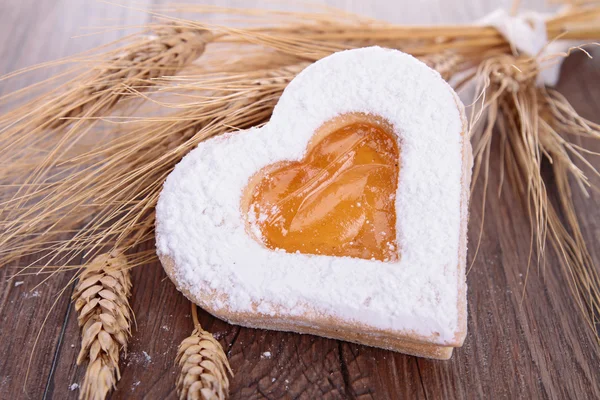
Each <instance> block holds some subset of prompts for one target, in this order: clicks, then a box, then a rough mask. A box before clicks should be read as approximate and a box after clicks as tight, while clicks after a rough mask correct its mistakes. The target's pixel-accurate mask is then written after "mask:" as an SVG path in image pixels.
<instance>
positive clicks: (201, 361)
mask: <svg viewBox="0 0 600 400" xmlns="http://www.w3.org/2000/svg"><path fill="white" fill-rule="evenodd" d="M192 317H193V319H194V326H195V328H194V331H193V332H192V335H191V336H189V337H187V338H185V339H184V340H183V341H182V342H181V344H180V345H179V349H178V350H177V359H176V360H175V363H176V364H177V365H178V366H179V368H180V369H181V371H180V372H179V376H178V377H177V394H178V395H179V399H180V400H185V399H187V400H192V399H202V400H223V399H227V398H229V379H227V373H229V374H231V375H232V376H233V372H232V371H231V367H230V366H229V361H227V356H225V353H224V352H223V348H222V347H221V345H220V344H219V342H218V341H217V340H216V339H215V338H214V337H213V336H212V334H211V333H210V332H207V331H205V330H203V329H202V327H201V326H200V322H199V321H198V311H197V308H196V305H195V304H193V303H192Z"/></svg>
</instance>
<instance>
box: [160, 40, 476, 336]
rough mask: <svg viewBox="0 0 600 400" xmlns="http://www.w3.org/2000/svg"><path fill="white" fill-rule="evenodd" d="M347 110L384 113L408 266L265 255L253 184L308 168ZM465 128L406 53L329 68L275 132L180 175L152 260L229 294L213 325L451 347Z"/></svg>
mask: <svg viewBox="0 0 600 400" xmlns="http://www.w3.org/2000/svg"><path fill="white" fill-rule="evenodd" d="M349 112H364V113H371V114H376V115H379V116H381V117H383V118H384V119H386V120H387V121H389V122H390V123H391V124H392V125H393V126H394V130H395V132H396V134H397V135H398V140H399V148H400V152H401V154H400V162H401V166H400V174H399V182H398V190H397V196H396V200H395V201H396V210H397V229H396V230H397V238H396V239H397V243H398V248H399V249H400V253H401V258H400V261H398V262H395V263H389V262H387V263H384V262H380V261H371V260H363V259H356V258H350V257H332V256H321V255H307V254H289V253H286V252H284V251H273V250H269V249H267V248H266V247H264V246H263V245H261V244H260V243H258V242H257V241H256V240H255V239H254V238H253V237H252V236H251V235H250V234H248V232H247V231H246V228H245V222H244V218H243V216H242V214H241V211H240V202H241V196H242V192H243V190H244V189H245V187H246V185H247V183H248V180H249V178H250V177H251V176H252V175H253V174H254V173H255V172H257V171H258V170H260V169H261V168H263V167H265V166H267V165H269V164H272V163H275V162H277V161H281V160H298V159H301V158H302V157H303V155H304V153H305V151H306V146H307V144H308V142H309V140H310V139H311V137H312V135H313V133H314V132H315V131H316V129H317V128H318V127H319V126H321V125H322V124H323V123H324V122H326V121H328V120H330V119H332V118H334V117H336V116H338V115H340V114H344V113H349ZM463 118H464V116H463V112H462V105H460V103H457V100H456V97H455V94H454V92H453V91H452V89H451V88H450V86H448V85H447V84H446V82H444V81H443V80H442V79H441V78H440V77H439V75H438V74H437V73H436V72H434V71H432V70H431V69H429V68H428V67H426V66H425V64H423V63H421V62H420V61H418V60H416V59H415V58H413V57H412V56H410V55H407V54H404V53H401V52H398V51H394V50H387V49H381V48H377V47H371V48H365V49H359V50H351V51H345V52H340V53H336V54H334V55H332V56H330V57H327V58H324V59H322V60H320V61H318V62H317V63H315V64H313V65H311V66H310V67H308V68H307V69H306V70H304V71H303V72H302V73H301V74H300V75H298V77H296V78H295V79H294V80H293V81H292V82H291V83H290V84H289V85H288V88H287V89H286V90H285V92H284V94H283V95H282V97H281V98H280V100H279V103H278V104H277V106H276V108H275V110H274V113H273V116H272V118H271V121H270V122H269V123H268V124H267V125H265V126H264V127H262V128H255V129H250V130H247V131H242V132H235V133H229V134H225V135H222V136H220V137H216V138H213V139H210V140H207V141H204V142H202V143H200V144H199V145H198V147H197V148H196V149H195V150H193V151H192V152H191V153H190V154H189V155H187V156H186V157H185V158H184V159H183V160H182V161H181V162H180V163H179V164H178V165H177V167H176V168H175V170H174V171H173V172H172V173H171V175H170V176H169V177H168V179H167V180H166V182H165V185H164V189H163V191H162V193H161V196H160V199H159V202H158V205H157V208H156V219H157V229H156V232H157V252H158V254H159V256H166V257H169V258H170V259H172V260H173V261H174V263H175V272H174V273H175V276H172V277H171V278H173V279H174V280H175V281H176V283H177V284H178V286H179V288H180V289H185V290H188V291H190V292H192V293H196V294H198V293H207V292H216V293H219V294H222V295H223V296H213V297H212V299H210V300H207V301H208V303H207V304H205V306H208V307H210V308H213V309H215V310H217V315H219V312H218V310H222V312H223V313H226V312H244V313H248V312H249V313H262V314H265V315H275V314H276V313H277V315H283V316H285V315H292V316H294V315H300V314H304V313H309V314H311V315H319V316H323V317H334V318H342V319H345V320H350V321H353V322H358V323H361V324H363V325H366V326H369V327H372V328H377V329H386V330H394V331H397V332H414V333H417V334H420V335H423V336H432V335H433V336H435V337H434V338H433V339H434V341H435V342H436V343H439V344H446V343H452V341H453V340H454V335H455V332H456V331H457V329H458V307H457V304H458V302H459V298H458V293H459V286H460V287H462V285H464V277H459V276H458V275H457V274H458V267H457V266H458V263H459V257H458V253H459V232H460V224H461V220H460V212H461V208H460V207H461V204H460V202H461V185H460V181H461V171H462V163H463V161H462V154H461V149H462V144H463V142H462V141H463V140H465V139H464V138H463V136H461V131H462V128H463V127H462V123H463ZM252 214H253V213H252V212H251V213H250V216H252ZM225 315H226V314H223V315H222V316H225Z"/></svg>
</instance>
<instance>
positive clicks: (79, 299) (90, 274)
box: [72, 253, 132, 400]
mask: <svg viewBox="0 0 600 400" xmlns="http://www.w3.org/2000/svg"><path fill="white" fill-rule="evenodd" d="M130 294H131V280H130V277H129V270H128V264H127V260H126V259H125V257H124V256H123V255H121V254H116V253H113V254H102V255H99V256H97V257H96V258H94V259H93V260H92V261H91V262H90V263H89V264H88V265H86V266H85V267H84V270H83V272H82V274H81V276H80V277H79V282H78V284H77V286H76V288H75V292H74V293H73V297H72V299H73V301H74V302H75V310H76V311H77V313H78V315H77V321H78V323H79V326H80V327H81V333H82V339H81V351H80V352H79V355H78V356H77V364H78V365H81V364H83V363H84V362H86V361H87V363H88V365H87V369H86V372H85V377H84V380H83V384H82V385H81V391H80V396H79V398H80V399H81V400H91V399H95V400H104V399H105V398H106V396H107V395H108V393H109V392H110V391H111V390H112V389H115V388H116V384H117V382H118V381H119V379H121V372H120V371H119V352H120V351H121V350H122V351H123V353H127V341H128V338H129V336H130V335H131V318H132V315H131V312H130V308H129V296H130Z"/></svg>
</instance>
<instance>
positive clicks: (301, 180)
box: [243, 116, 400, 261]
mask: <svg viewBox="0 0 600 400" xmlns="http://www.w3.org/2000/svg"><path fill="white" fill-rule="evenodd" d="M349 121H351V123H349V124H348V122H349ZM334 125H335V124H334ZM337 125H342V126H341V127H340V126H338V127H335V128H334V129H333V130H330V131H329V132H325V133H323V132H320V133H319V131H317V133H316V134H315V137H313V140H312V141H311V143H310V144H309V146H308V149H307V153H306V156H305V157H304V159H302V160H300V161H281V162H278V163H275V164H273V165H270V166H268V167H266V168H264V169H263V170H261V171H259V172H258V173H257V174H256V175H255V177H253V179H251V183H250V184H249V185H248V188H247V191H248V192H247V200H246V207H244V206H243V209H244V208H246V211H247V213H248V214H247V221H248V223H249V224H250V225H251V231H253V232H255V235H256V236H259V237H258V239H259V240H260V241H262V243H263V244H264V245H265V246H266V247H268V248H270V249H282V250H285V251H286V252H289V253H295V252H300V253H305V254H320V255H330V256H349V257H356V258H364V259H375V260H380V261H395V260H397V259H398V248H397V244H396V206H395V204H396V202H395V199H396V188H397V185H398V174H399V161H400V160H399V150H398V144H397V140H396V136H395V134H394V133H393V130H392V129H391V127H390V126H389V124H384V123H381V122H379V121H377V120H376V119H374V118H373V117H365V116H363V117H360V118H356V116H355V117H354V118H351V119H350V120H348V119H346V124H337ZM318 137H320V140H318V141H317V140H316V139H317V138H318ZM257 229H258V231H257Z"/></svg>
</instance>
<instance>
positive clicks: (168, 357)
mask: <svg viewBox="0 0 600 400" xmlns="http://www.w3.org/2000/svg"><path fill="white" fill-rule="evenodd" d="M135 3H136V4H140V2H139V1H137V0H136V1H135ZM159 3H160V2H159ZM213 3H216V4H233V5H238V6H242V5H247V4H246V3H245V2H240V1H230V2H219V1H217V0H215V1H213ZM329 3H330V4H333V5H337V6H345V7H347V8H348V9H351V10H352V11H357V12H365V13H366V14H369V15H372V16H374V17H380V18H385V19H388V20H393V21H395V22H411V21H412V22H420V23H427V22H440V21H444V22H447V21H450V20H454V21H460V22H466V21H469V20H472V19H473V18H476V17H479V16H481V15H483V14H484V13H485V12H488V11H489V10H491V9H493V8H494V7H495V6H496V4H497V3H495V2H491V1H490V2H477V3H475V2H465V3H463V6H461V7H458V6H456V5H455V4H457V3H454V5H452V3H451V2H445V1H443V0H436V1H435V2H427V4H418V5H417V4H413V5H411V7H408V8H407V7H406V6H405V7H402V6H401V5H392V4H391V3H389V2H385V1H383V0H382V1H374V2H353V1H350V0H339V1H333V0H332V1H329ZM433 3H435V5H436V7H433V8H434V11H431V10H429V7H431V4H433ZM471 3H473V4H471ZM504 3H509V2H507V1H505V2H504ZM504 3H503V5H505V4H504ZM98 4H101V3H95V5H93V7H98V8H95V9H94V11H93V13H92V12H90V11H89V9H88V8H87V7H88V6H87V5H86V8H84V7H82V6H81V4H80V3H78V2H76V1H75V0H61V1H53V0H45V1H39V2H34V1H33V0H26V2H25V1H23V2H20V3H19V4H17V3H5V2H2V4H1V5H0V34H2V35H3V37H11V38H13V39H14V40H11V42H10V43H9V44H6V43H5V44H3V45H1V46H0V73H1V72H7V71H10V70H12V69H14V68H19V67H22V66H26V65H30V64H33V63H36V62H40V61H46V60H51V59H54V58H56V57H60V56H64V55H67V54H73V53H74V52H76V51H79V50H83V49H85V48H88V47H89V46H90V45H96V44H101V43H104V42H106V41H108V40H111V39H112V38H114V37H117V36H116V35H118V33H115V32H113V33H110V34H107V35H104V36H100V35H98V36H91V37H90V38H89V39H88V38H86V39H75V40H71V39H67V38H68V36H70V35H72V34H74V33H75V32H76V29H77V28H78V27H80V26H86V25H99V24H100V23H101V21H100V22H99V17H103V16H117V22H115V21H113V22H112V23H117V24H122V25H124V24H135V23H137V22H140V21H143V20H144V19H145V18H146V16H144V15H143V14H138V13H136V12H134V11H132V10H127V9H118V12H115V11H114V10H115V8H114V7H112V6H107V5H98ZM403 4H407V3H403ZM465 4H466V5H465ZM530 4H534V5H539V4H541V2H538V1H534V2H530ZM11 21H21V22H22V23H20V24H14V23H11ZM25 21H26V23H25ZM88 40H89V41H88ZM50 44H52V45H50ZM598 55H600V54H598ZM599 66H600V64H598V61H593V60H588V59H587V58H586V57H583V56H581V55H579V56H573V57H572V58H571V59H570V60H568V61H567V63H566V66H565V69H564V71H563V76H562V80H561V84H560V86H559V88H560V90H561V91H562V92H563V93H565V94H566V95H567V97H568V98H569V99H570V100H571V101H572V103H573V105H574V107H575V108H576V109H577V110H578V111H579V112H580V113H581V114H582V115H583V116H585V117H588V118H590V119H592V120H595V121H596V122H598V121H599V120H598V118H599V117H598V110H599V109H600V90H599V84H598V83H597V82H599V79H598V78H599V75H600V73H599V69H600V67H599ZM35 79H39V77H37V76H35V77H33V76H32V77H29V78H27V79H26V80H24V81H22V82H21V83H20V84H23V83H24V82H27V81H33V80H35ZM13 85H14V84H9V85H4V86H0V89H1V90H2V91H3V92H5V93H6V92H8V91H10V90H12V89H14V87H15V86H13ZM587 145H590V146H591V147H592V148H593V149H595V150H597V151H600V145H599V143H587ZM594 165H596V166H598V162H597V160H596V161H594ZM497 175H498V171H497V170H496V169H493V170H492V181H494V179H495V178H496V177H497ZM593 182H595V183H596V184H599V183H600V179H598V178H594V179H593ZM574 189H575V188H574ZM550 190H551V191H552V190H553V188H550ZM492 193H493V191H492V190H491V191H490V194H492ZM481 194H482V192H481V188H479V190H478V192H476V194H475V199H481ZM574 196H575V201H576V205H577V209H578V212H579V217H580V221H581V222H582V226H583V233H584V235H585V237H586V239H587V242H588V243H590V244H592V246H590V250H591V252H592V256H593V257H594V260H595V261H596V263H597V264H600V249H599V248H597V246H593V244H594V243H598V241H599V239H600V208H599V207H598V205H599V204H600V195H599V194H598V192H592V194H591V198H590V199H585V198H584V197H583V196H582V195H581V194H580V193H579V192H578V191H576V192H575V193H574ZM488 200H489V202H488V203H487V208H486V216H485V224H484V226H483V236H482V246H481V248H480V251H479V253H478V256H477V259H476V262H475V266H474V268H473V269H472V270H471V272H470V274H469V276H468V283H469V293H468V295H469V333H468V337H467V340H466V342H465V346H464V347H463V348H461V349H458V350H457V351H456V352H455V355H454V357H453V358H452V360H450V361H446V362H444V361H431V360H424V359H417V358H415V357H410V356H405V355H401V354H396V353H392V352H388V351H384V350H379V349H373V348H368V347H364V346H358V345H354V344H349V343H344V342H339V341H334V340H329V339H323V338H318V337H314V336H309V335H298V334H294V333H283V332H269V331H264V330H255V329H247V328H239V327H236V326H231V325H229V324H227V323H225V322H223V321H220V320H217V319H215V318H213V317H212V316H210V315H208V314H206V313H202V314H201V322H202V324H203V326H204V327H205V329H207V330H209V331H211V332H213V333H214V334H216V335H217V336H218V337H219V338H220V341H221V343H222V344H223V345H224V348H225V349H226V351H227V353H228V356H229V358H230V361H231V365H232V367H233V368H234V371H235V374H236V375H235V377H234V378H233V379H232V387H231V389H232V390H231V392H232V398H234V399H259V398H269V399H276V398H284V399H296V398H300V399H305V398H306V399H312V398H325V399H338V398H349V399H354V398H357V399H370V398H373V399H397V398H410V399H413V398H419V399H421V398H429V399H434V398H463V397H466V398H600V379H599V378H600V376H599V372H598V368H597V366H598V364H599V362H600V353H599V351H598V347H597V345H596V344H595V342H594V339H593V338H592V336H591V334H590V332H589V330H588V329H587V327H586V326H584V324H583V322H582V319H581V317H580V316H579V311H578V309H577V308H576V306H575V305H574V304H573V302H572V300H571V295H570V292H569V289H568V287H567V285H566V283H565V281H564V277H563V275H562V273H560V269H559V268H560V266H559V264H558V263H557V259H556V256H555V255H553V254H551V253H550V254H549V256H548V259H547V264H546V266H545V269H543V270H540V272H538V270H537V266H535V265H534V266H533V268H532V270H531V273H530V276H529V278H528V282H527V291H526V297H525V300H524V301H521V292H522V288H523V285H524V283H525V279H524V278H525V274H526V265H527V264H526V263H527V257H528V254H529V228H528V225H527V223H526V219H525V218H524V214H523V212H522V210H521V209H520V208H519V206H518V204H517V202H516V200H515V198H514V196H513V195H512V194H511V193H510V191H508V190H505V191H504V192H503V194H502V197H501V198H497V197H496V196H494V195H490V196H488ZM481 219H482V207H481V204H479V203H478V202H477V201H475V202H473V205H472V208H471V224H470V231H469V239H470V243H471V245H470V247H471V248H470V251H469V259H470V260H472V258H473V257H474V255H475V254H474V249H475V243H476V242H477V238H478V234H479V225H480V222H481ZM25 261H26V260H25ZM11 272H12V271H11V270H9V269H3V270H0V354H2V355H3V356H2V357H0V398H2V399H3V398H21V397H25V396H28V397H30V398H56V399H76V398H77V396H78V390H76V389H75V390H70V386H71V385H72V384H74V383H80V382H81V380H82V377H83V373H84V367H77V366H75V360H76V357H77V353H78V351H79V341H80V338H79V330H78V328H77V323H76V316H75V315H74V313H73V310H72V309H71V308H70V305H69V300H68V296H64V297H62V298H60V299H59V301H58V303H57V305H56V307H55V309H54V310H53V311H52V312H51V313H50V314H49V315H48V324H47V327H46V328H45V330H44V331H43V332H42V335H41V336H40V342H39V343H38V347H37V348H38V350H37V351H36V352H34V353H33V354H34V356H33V361H32V364H31V365H32V367H31V370H30V379H29V380H28V382H27V386H26V391H25V394H24V393H23V391H22V387H23V378H24V375H25V372H26V370H27V362H28V356H29V354H30V353H31V351H32V349H33V338H34V337H35V334H37V332H38V331H39V329H40V327H41V323H42V321H43V319H44V317H45V316H46V315H47V310H48V305H49V304H51V303H52V301H53V300H54V299H55V294H56V293H57V292H58V291H59V290H60V289H61V288H63V287H64V286H65V285H66V284H67V283H68V280H69V275H68V274H66V275H63V276H61V277H59V278H57V279H54V280H52V281H50V282H49V283H47V284H44V285H43V286H41V287H40V288H38V289H37V294H36V292H35V290H32V289H33V288H34V286H35V285H36V284H37V283H39V282H41V279H42V277H35V278H28V279H27V280H26V281H25V283H24V284H22V285H19V286H15V280H12V281H10V280H7V277H8V276H9V274H10V273H11ZM20 280H21V279H20V278H19V279H18V281H20ZM133 280H134V289H133V296H132V306H133V309H134V312H135V315H136V317H137V329H135V331H134V335H133V338H132V340H131V346H130V353H129V355H128V357H127V359H125V360H124V361H123V362H122V363H121V370H122V373H123V378H122V380H121V381H120V383H119V385H118V390H117V391H116V392H115V393H114V395H113V396H112V398H113V399H121V398H123V399H124V398H152V399H155V398H175V397H176V396H175V392H174V380H175V374H176V368H174V366H173V360H174V358H175V353H176V348H177V345H178V343H179V342H180V341H181V340H182V339H183V338H184V337H186V336H187V335H189V333H190V332H191V329H192V322H191V318H190V313H189V302H188V301H187V300H185V299H184V298H183V296H181V295H180V294H179V293H178V292H177V291H176V290H175V288H174V286H173V285H172V284H171V283H170V282H169V281H168V280H167V279H166V278H165V274H164V272H163V271H162V268H161V267H160V265H158V264H153V265H148V266H144V267H143V268H137V269H135V270H134V273H133ZM69 292H70V290H69Z"/></svg>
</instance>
